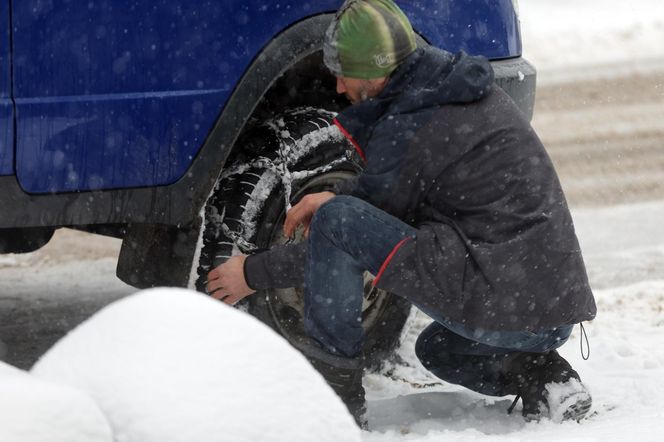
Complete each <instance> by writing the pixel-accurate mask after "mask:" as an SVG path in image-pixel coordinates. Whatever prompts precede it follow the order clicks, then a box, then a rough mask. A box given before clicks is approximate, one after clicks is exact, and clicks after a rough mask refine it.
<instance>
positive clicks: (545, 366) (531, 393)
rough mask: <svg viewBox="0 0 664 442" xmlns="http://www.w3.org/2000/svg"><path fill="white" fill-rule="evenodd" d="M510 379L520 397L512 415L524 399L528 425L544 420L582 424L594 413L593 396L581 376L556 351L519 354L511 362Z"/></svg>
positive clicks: (507, 370)
mask: <svg viewBox="0 0 664 442" xmlns="http://www.w3.org/2000/svg"><path fill="white" fill-rule="evenodd" d="M506 377H507V378H508V380H509V381H510V383H511V385H512V387H511V389H512V390H513V393H514V394H516V395H517V396H516V399H515V400H514V403H512V406H511V407H510V409H509V410H508V412H510V413H511V412H512V410H513V409H514V406H515V405H516V403H517V402H518V400H519V398H521V401H522V403H523V409H522V411H521V414H522V415H523V417H524V418H525V419H526V420H528V421H532V420H539V419H540V418H542V417H548V418H549V419H551V420H552V421H554V422H562V421H565V420H575V421H579V420H581V419H583V418H584V417H585V416H586V414H588V411H590V407H591V405H592V398H591V396H590V393H589V392H588V390H587V389H586V388H585V386H584V385H583V384H582V383H581V378H580V377H579V374H578V373H577V372H576V371H574V369H572V367H571V366H570V365H569V363H568V362H567V361H566V360H565V359H563V357H562V356H560V355H559V354H558V352H556V351H552V352H549V353H545V354H540V353H519V354H516V355H515V356H514V357H512V358H510V360H509V362H507V367H506Z"/></svg>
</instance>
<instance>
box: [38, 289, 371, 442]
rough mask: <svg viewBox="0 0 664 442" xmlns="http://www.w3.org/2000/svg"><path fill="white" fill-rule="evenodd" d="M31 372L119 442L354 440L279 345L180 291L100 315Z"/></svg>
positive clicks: (293, 355) (343, 416) (326, 395)
mask: <svg viewBox="0 0 664 442" xmlns="http://www.w3.org/2000/svg"><path fill="white" fill-rule="evenodd" d="M32 371H33V374H34V375H36V376H38V377H40V378H42V379H46V380H48V381H51V382H58V383H62V384H66V385H70V386H73V387H75V388H78V389H80V390H82V391H85V392H87V393H88V394H89V395H90V396H91V397H92V398H93V399H94V400H96V402H97V403H98V404H99V407H100V409H101V410H102V412H103V413H104V414H105V416H106V418H107V419H108V421H109V423H110V425H111V427H112V429H113V434H114V436H115V440H117V441H123V442H134V441H135V442H153V441H154V442H171V441H173V442H175V441H182V442H190V441H217V440H218V441H222V440H223V441H257V440H260V441H289V442H297V441H302V442H304V441H307V442H308V441H311V440H316V441H330V442H332V441H335V442H336V441H359V440H360V430H359V429H358V428H357V426H356V425H355V423H354V421H353V419H352V417H351V416H350V415H349V413H348V411H347V410H346V407H345V406H344V405H343V403H342V402H341V400H340V399H339V398H338V397H337V396H336V395H335V394H334V392H333V391H332V390H331V389H330V388H329V387H328V386H327V384H326V383H325V381H324V380H323V378H322V377H321V376H320V375H319V374H318V373H317V372H316V371H315V370H314V369H313V368H312V367H311V365H310V364H309V363H308V362H307V361H306V359H305V358H304V357H303V356H302V355H300V354H299V353H298V352H297V351H295V350H294V349H293V348H292V347H291V346H290V345H289V344H288V343H287V342H286V341H285V340H283V339H282V338H281V337H279V336H278V335H277V334H276V333H274V332H273V331H272V330H271V329H269V328H268V327H267V326H266V325H264V324H262V323H260V322H259V321H258V320H256V319H254V318H252V317H250V316H249V315H247V314H245V313H242V312H239V311H237V310H234V309H232V308H230V307H227V306H226V305H224V304H223V303H220V302H218V301H215V300H213V299H211V298H209V297H207V296H204V295H201V294H198V293H195V292H191V291H187V290H182V289H153V290H147V291H144V292H141V293H139V294H137V295H134V296H130V297H128V298H125V299H123V300H121V301H118V302H116V303H114V304H112V305H110V306H108V307H106V308H105V309H103V310H102V311H100V312H99V313H97V314H96V315H94V316H93V317H92V318H90V319H89V320H87V321H86V322H84V323H83V324H82V325H80V326H79V327H78V328H76V329H74V330H73V331H72V332H71V333H70V334H69V335H67V336H66V337H65V338H63V339H62V340H61V341H60V342H58V343H57V344H56V345H55V346H54V347H53V348H52V349H51V350H49V351H48V352H47V353H46V354H45V355H44V356H43V358H42V359H41V360H40V361H39V362H38V363H37V364H36V365H35V367H34V368H33V370H32Z"/></svg>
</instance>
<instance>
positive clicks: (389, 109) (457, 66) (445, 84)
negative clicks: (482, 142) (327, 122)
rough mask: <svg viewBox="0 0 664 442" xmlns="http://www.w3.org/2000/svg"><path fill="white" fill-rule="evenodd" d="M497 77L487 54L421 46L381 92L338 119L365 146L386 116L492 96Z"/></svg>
mask: <svg viewBox="0 0 664 442" xmlns="http://www.w3.org/2000/svg"><path fill="white" fill-rule="evenodd" d="M493 80H494V73H493V68H492V67H491V64H490V63H489V61H488V60H487V59H486V58H484V57H475V56H470V55H467V54H466V53H464V52H459V53H457V54H456V55H452V54H451V53H449V52H445V51H441V50H440V49H437V48H434V47H427V48H418V49H417V50H416V51H415V52H413V53H412V54H411V55H410V56H409V57H408V58H406V59H405V60H404V62H403V63H402V64H401V65H400V66H399V67H398V68H397V69H396V70H395V71H394V72H393V73H392V75H391V76H390V80H389V81H388V83H387V85H386V86H385V88H384V89H383V90H382V91H381V93H380V94H378V95H377V96H376V97H374V98H370V99H368V100H365V101H363V102H360V103H357V104H354V105H352V106H350V107H348V108H347V109H345V110H344V111H343V112H341V113H340V114H339V115H338V116H337V119H338V120H339V123H340V124H341V125H342V126H343V127H344V128H345V129H346V130H347V131H348V132H349V133H350V134H351V135H352V136H353V138H354V139H355V140H356V141H357V142H358V143H359V144H360V145H364V144H365V143H366V141H367V140H368V136H369V135H370V132H371V131H370V130H368V129H369V128H370V127H371V126H373V124H375V123H376V122H377V121H378V120H379V119H380V118H381V117H382V116H383V115H385V114H388V115H394V114H401V113H409V112H413V111H418V110H423V109H426V108H429V107H437V106H442V105H447V104H463V103H472V102H475V101H478V100H481V99H482V98H483V97H485V96H486V95H488V93H489V91H490V90H491V88H492V85H493Z"/></svg>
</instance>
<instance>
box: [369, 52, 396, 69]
mask: <svg viewBox="0 0 664 442" xmlns="http://www.w3.org/2000/svg"><path fill="white" fill-rule="evenodd" d="M373 58H374V63H376V66H378V67H379V68H386V67H388V66H391V65H393V64H394V63H395V61H396V57H395V56H394V53H393V52H392V53H389V54H388V53H382V54H376V55H374V56H373Z"/></svg>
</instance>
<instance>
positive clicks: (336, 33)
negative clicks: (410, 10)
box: [323, 0, 417, 79]
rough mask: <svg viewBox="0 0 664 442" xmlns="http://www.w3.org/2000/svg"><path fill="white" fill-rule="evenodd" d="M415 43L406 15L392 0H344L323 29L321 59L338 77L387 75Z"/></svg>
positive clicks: (368, 77)
mask: <svg viewBox="0 0 664 442" xmlns="http://www.w3.org/2000/svg"><path fill="white" fill-rule="evenodd" d="M416 46H417V45H416V43H415V33H414V32H413V28H412V26H411V25H410V22H409V21H408V18H407V17H406V15H405V14H404V13H403V12H402V11H401V9H399V7H398V6H397V5H396V4H394V2H393V1H392V0H347V1H346V2H345V3H344V4H343V5H342V6H341V8H340V9H339V11H338V12H337V14H336V16H335V18H334V20H332V23H331V24H330V27H329V28H328V29H327V33H326V35H325V44H324V46H323V52H324V61H325V65H326V66H327V67H328V69H329V70H330V71H331V72H332V73H333V74H334V75H336V76H338V77H350V78H360V79H372V78H380V77H387V76H388V75H390V74H391V73H392V71H393V70H394V69H396V67H397V66H399V64H400V63H401V62H402V61H403V60H404V59H405V58H406V57H407V56H408V55H410V54H411V53H412V52H413V51H414V50H415V48H416Z"/></svg>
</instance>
